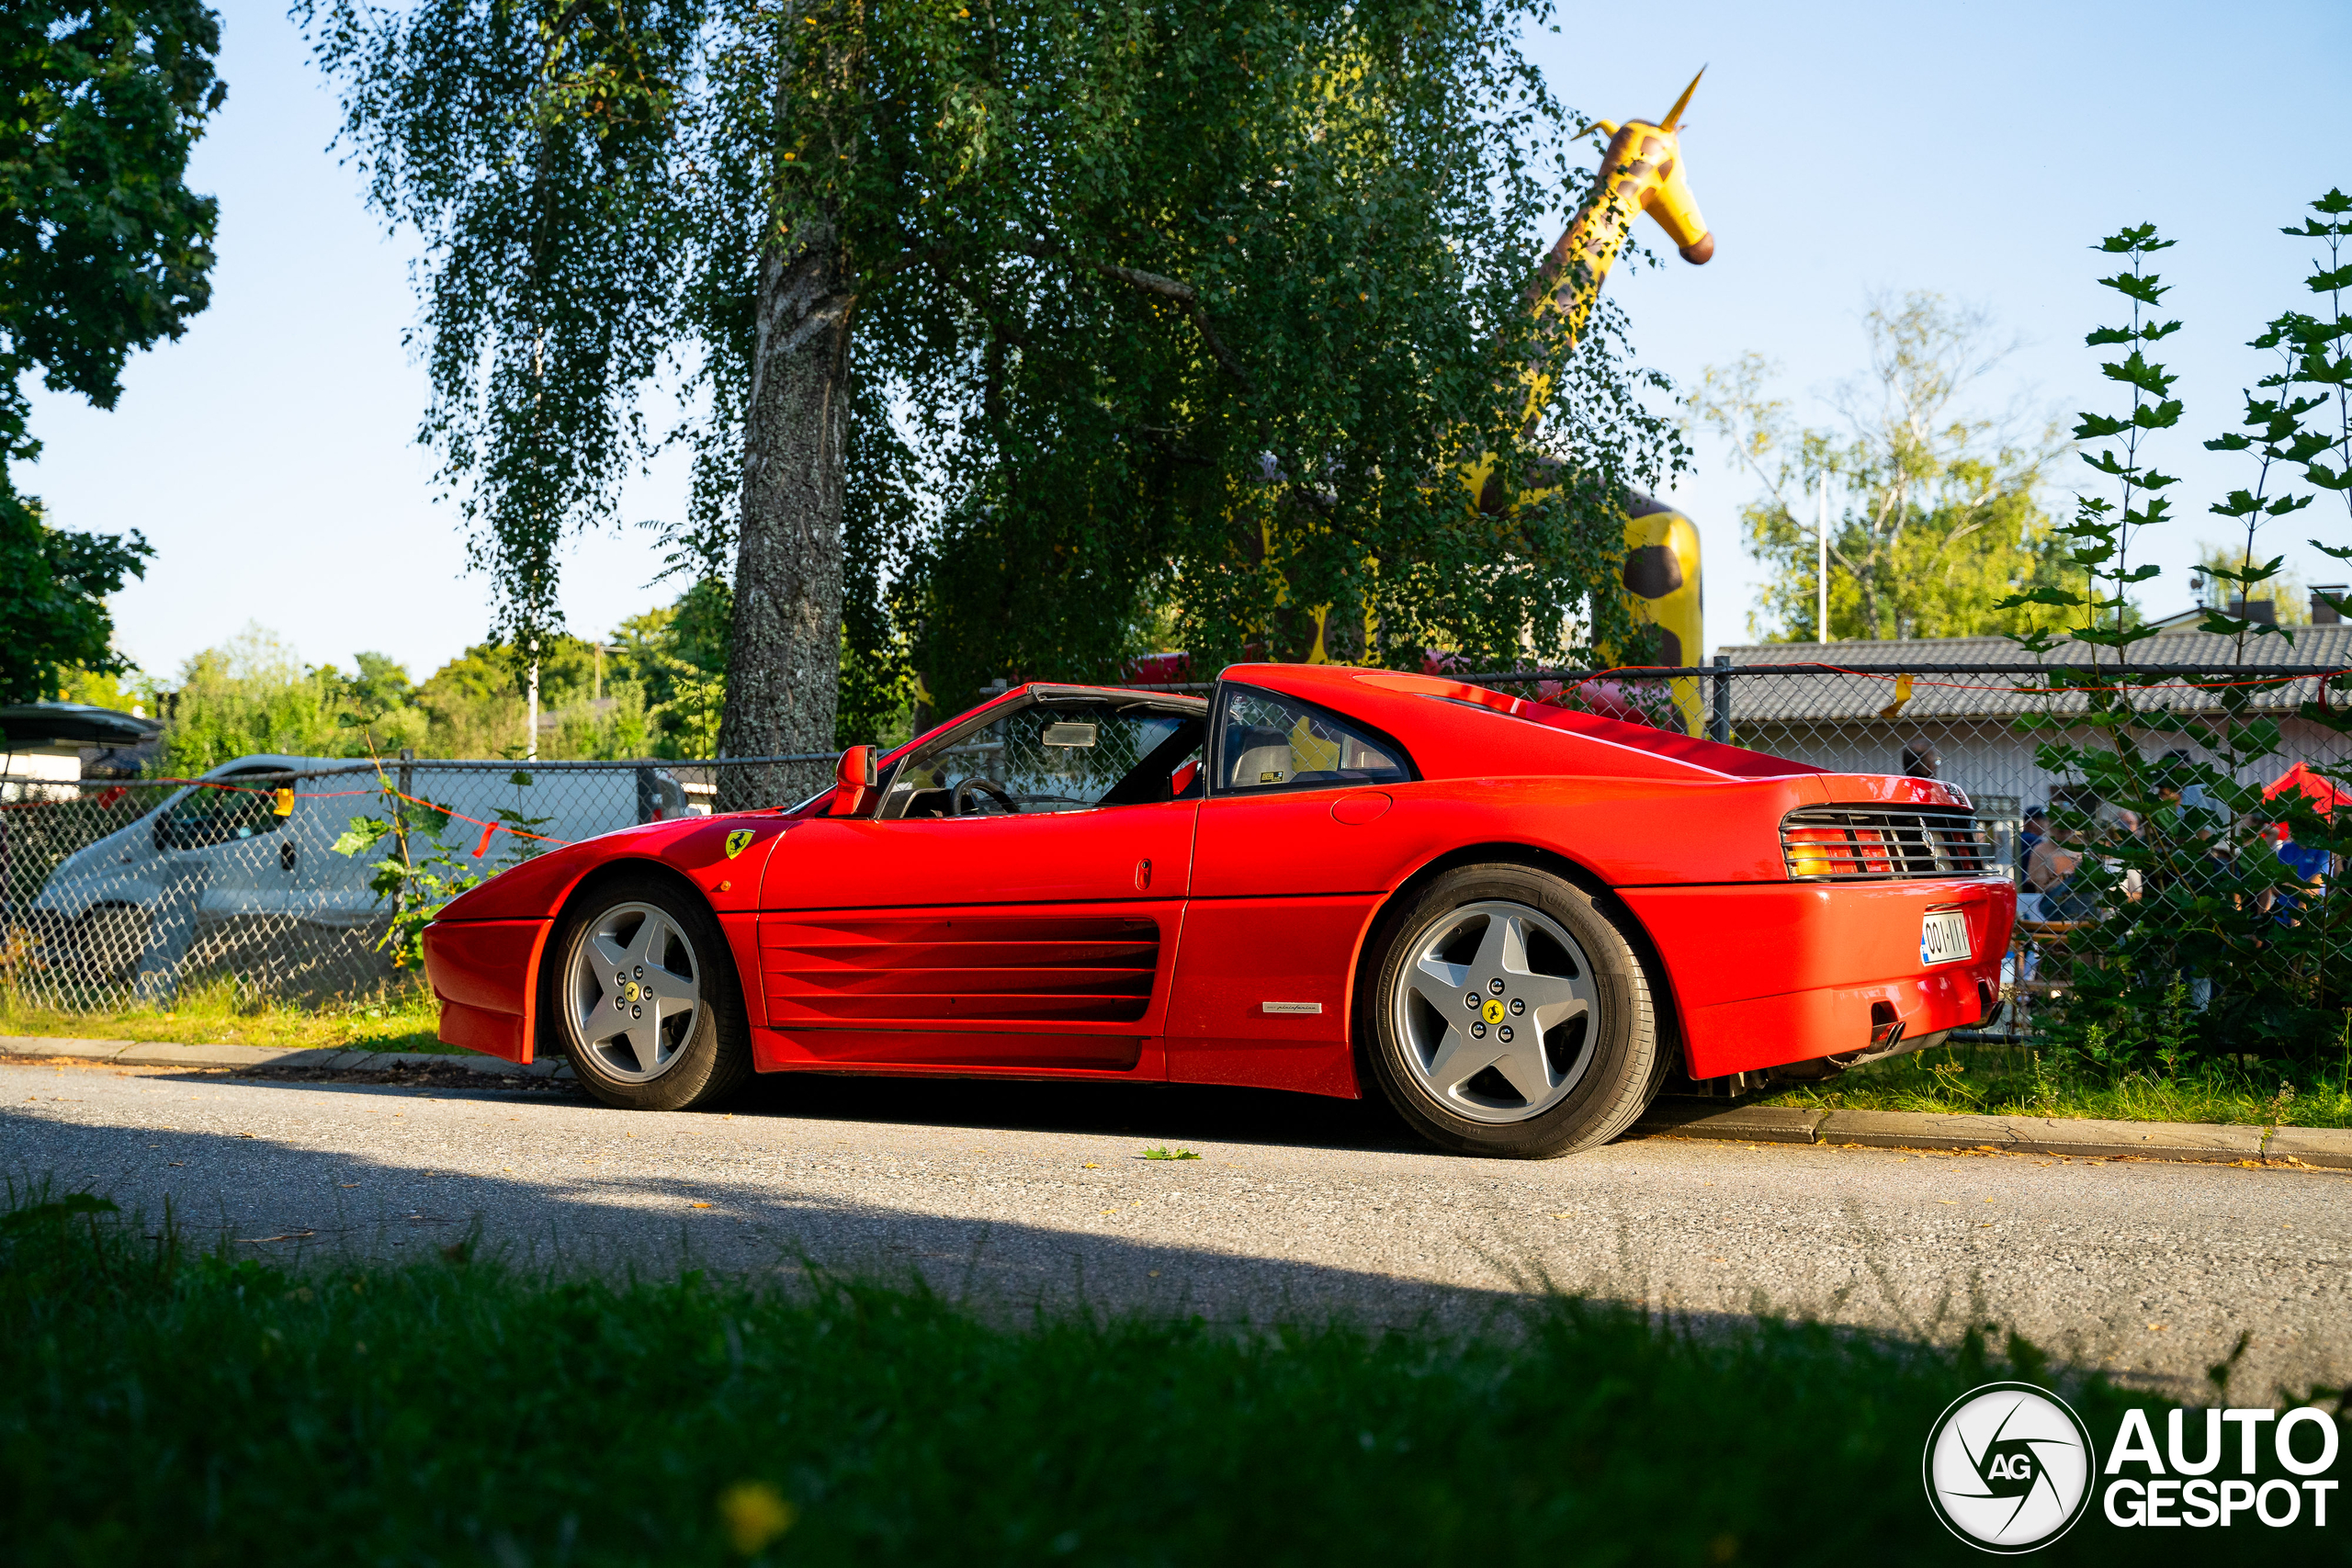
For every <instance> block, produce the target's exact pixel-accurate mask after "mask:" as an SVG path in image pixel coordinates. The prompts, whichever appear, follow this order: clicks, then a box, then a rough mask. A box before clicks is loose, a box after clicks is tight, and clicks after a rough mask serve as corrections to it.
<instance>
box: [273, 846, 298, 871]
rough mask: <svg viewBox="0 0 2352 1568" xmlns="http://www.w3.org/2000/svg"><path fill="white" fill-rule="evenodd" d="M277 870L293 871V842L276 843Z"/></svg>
mask: <svg viewBox="0 0 2352 1568" xmlns="http://www.w3.org/2000/svg"><path fill="white" fill-rule="evenodd" d="M277 869H278V870H280V871H292V870H293V869H294V840H291V839H283V840H279V841H278V845H277Z"/></svg>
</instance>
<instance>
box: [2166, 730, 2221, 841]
mask: <svg viewBox="0 0 2352 1568" xmlns="http://www.w3.org/2000/svg"><path fill="white" fill-rule="evenodd" d="M2196 767H2197V764H2196V761H2194V759H2192V758H2191V757H2190V756H2189V754H2188V752H2186V751H2167V752H2165V754H2164V755H2163V756H2162V757H2160V758H2158V759H2157V760H2156V798H2157V799H2158V800H2160V801H2162V802H2164V807H2165V809H2166V810H2168V811H2172V812H2176V813H2177V817H2176V818H2175V819H2176V820H2177V822H2178V823H2179V825H2180V829H2179V830H2180V831H2182V832H2184V833H2187V834H2188V835H2190V836H2191V837H2193V838H2195V839H2196V840H2199V842H2201V843H2211V842H2212V840H2213V834H2214V833H2215V831H2216V830H2218V829H2220V827H2221V826H2222V811H2221V808H2220V807H2217V806H2215V805H2214V804H2213V797H2212V796H2211V795H2208V794H2206V793H2205V786H2204V785H2203V784H2199V783H2198V782H2197V774H2196Z"/></svg>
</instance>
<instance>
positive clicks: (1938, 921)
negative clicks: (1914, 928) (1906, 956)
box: [1919, 909, 1974, 964]
mask: <svg viewBox="0 0 2352 1568" xmlns="http://www.w3.org/2000/svg"><path fill="white" fill-rule="evenodd" d="M1973 956H1974V954H1973V953H1970V952H1969V951H1968V916H1967V915H1966V914H1964V913H1963V912H1962V911H1961V910H1958V909H1938V910H1936V911H1934V912H1933V913H1932V914H1928V915H1923V916H1921V917H1920V919H1919V962H1920V963H1922V964H1954V963H1957V962H1959V961H1960V960H1962V959H1963V958H1970V957H1973Z"/></svg>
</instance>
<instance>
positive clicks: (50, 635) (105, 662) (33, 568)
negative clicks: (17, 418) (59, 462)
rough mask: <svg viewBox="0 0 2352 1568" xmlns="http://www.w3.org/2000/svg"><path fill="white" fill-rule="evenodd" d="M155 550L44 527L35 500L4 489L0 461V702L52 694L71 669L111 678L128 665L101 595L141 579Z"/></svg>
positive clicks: (128, 539) (142, 543)
mask: <svg viewBox="0 0 2352 1568" xmlns="http://www.w3.org/2000/svg"><path fill="white" fill-rule="evenodd" d="M154 553H155V552H154V551H153V549H152V548H150V547H149V546H148V544H147V541H146V539H145V538H143V537H142V536H141V535H140V534H139V532H138V531H137V530H136V529H133V530H132V531H131V532H130V533H129V534H127V535H109V534H75V533H71V532H68V531H67V530H65V529H62V528H51V527H50V526H49V525H47V524H46V523H45V522H43V521H42V519H41V510H40V502H39V501H37V500H35V499H34V498H32V497H30V496H19V495H17V493H16V492H15V491H12V490H11V489H10V488H9V486H8V479H7V474H6V464H5V460H4V459H0V702H9V703H25V702H41V701H46V700H48V699H50V698H52V697H55V696H56V695H57V694H58V693H59V691H60V689H61V682H62V680H64V679H65V678H66V676H67V672H68V671H72V670H74V669H76V668H78V669H81V670H85V671H90V672H91V673H94V674H100V675H117V674H121V673H123V672H125V671H128V670H129V669H130V665H129V664H127V663H126V662H124V660H122V659H121V657H120V656H119V655H118V654H117V653H116V652H115V651H114V646H113V645H114V617H113V615H111V614H109V613H108V612H107V604H106V597H107V594H109V593H112V592H116V591H117V590H118V589H119V588H120V587H121V586H122V581H123V579H124V578H126V577H144V576H145V575H146V574H147V558H149V557H150V556H153V554H154Z"/></svg>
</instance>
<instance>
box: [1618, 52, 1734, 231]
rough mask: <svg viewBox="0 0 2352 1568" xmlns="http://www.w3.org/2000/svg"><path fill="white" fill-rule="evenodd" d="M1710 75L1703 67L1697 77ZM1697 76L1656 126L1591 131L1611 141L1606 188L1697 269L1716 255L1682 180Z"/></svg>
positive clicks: (1643, 123) (1640, 123)
mask: <svg viewBox="0 0 2352 1568" xmlns="http://www.w3.org/2000/svg"><path fill="white" fill-rule="evenodd" d="M1705 74H1706V68H1705V67H1703V66H1702V67H1701V68H1700V71H1699V76H1704V75H1705ZM1699 76H1693V77H1691V85H1689V86H1687V87H1685V88H1683V89H1682V96H1681V97H1679V98H1678V99H1676V100H1675V104H1674V107H1673V108H1671V109H1669V110H1668V111H1667V116H1666V118H1665V119H1663V120H1662V121H1660V122H1658V123H1657V124H1655V125H1653V124H1651V123H1650V122H1649V121H1648V120H1645V119H1634V120H1628V121H1626V122H1625V123H1624V124H1623V126H1619V125H1616V124H1614V123H1612V122H1611V121H1609V120H1605V119H1604V120H1600V121H1599V122H1597V123H1596V124H1595V125H1594V127H1593V129H1594V130H1599V131H1600V132H1601V133H1603V134H1604V135H1606V136H1607V137H1608V138H1609V152H1608V153H1607V155H1606V156H1604V157H1603V158H1602V159H1601V161H1600V173H1601V180H1602V183H1603V186H1604V187H1605V188H1606V189H1607V190H1608V191H1609V193H1610V195H1611V197H1614V198H1615V199H1617V200H1620V201H1624V202H1627V203H1630V204H1632V205H1634V206H1636V207H1639V208H1640V209H1642V210H1643V211H1645V212H1646V213H1648V214H1649V215H1650V216H1651V217H1652V218H1655V219H1657V222H1658V227H1660V228H1661V229H1664V230H1665V231H1667V234H1668V236H1669V237H1670V238H1671V239H1672V240H1673V241H1674V243H1675V244H1676V245H1677V246H1678V247H1679V249H1680V251H1681V253H1682V259H1683V260H1684V261H1687V262H1690V263H1691V264H1692V265H1700V264H1702V263H1704V262H1705V261H1706V260H1707V259H1708V258H1709V257H1711V256H1713V254H1715V237H1714V235H1713V234H1712V233H1710V232H1709V231H1708V229H1707V220H1705V219H1703V218H1702V217H1700V216H1699V204H1698V203H1697V202H1696V201H1693V200H1692V199H1691V186H1690V185H1689V184H1688V183H1687V182H1685V181H1684V179H1683V177H1682V142H1681V140H1680V137H1679V127H1680V125H1681V123H1682V111H1683V110H1684V109H1686V108H1689V107H1691V94H1693V93H1695V92H1697V91H1698V90H1699Z"/></svg>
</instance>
